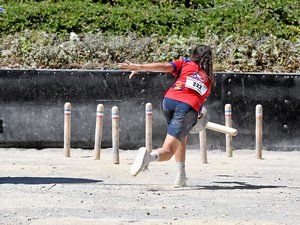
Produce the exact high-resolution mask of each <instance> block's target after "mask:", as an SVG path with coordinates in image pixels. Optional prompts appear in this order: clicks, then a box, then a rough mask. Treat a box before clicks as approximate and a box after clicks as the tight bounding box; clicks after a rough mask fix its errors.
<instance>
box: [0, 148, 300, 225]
mask: <svg viewBox="0 0 300 225" xmlns="http://www.w3.org/2000/svg"><path fill="white" fill-rule="evenodd" d="M135 153H136V151H129V150H128V151H124V150H122V151H120V164H118V165H114V164H113V163H112V150H111V149H104V150H102V152H101V160H94V159H93V155H94V153H93V151H92V150H83V149H72V151H71V157H70V158H66V157H64V155H63V149H43V150H36V149H15V148H0V224H34V225H40V224H43V225H48V224H62V225H64V224H75V225H79V224H80V225H81V224H88V225H90V224H91V225H94V224H147V225H150V224H189V225H190V224H192V225H193V224H208V225H210V224H226V225H228V224H246V225H250V224H278V225H279V224H280V225H281V224H295V225H296V224H300V166H299V165H300V151H293V152H278V151H277V152H275V151H265V152H263V158H264V159H263V160H259V159H256V158H255V152H254V151H253V150H237V151H235V152H234V155H233V157H232V158H228V157H226V154H225V152H222V151H218V150H215V151H209V152H208V164H203V163H201V162H200V154H199V150H197V149H189V150H188V153H187V163H186V170H187V176H188V178H189V180H188V187H184V188H177V189H176V188H173V181H174V178H175V176H176V167H175V162H174V160H171V161H168V162H163V163H157V162H154V163H152V164H151V165H150V167H149V169H150V171H149V172H147V171H146V172H143V173H142V174H140V175H138V176H137V177H132V176H130V174H129V169H130V165H131V164H132V162H133V160H134V158H135Z"/></svg>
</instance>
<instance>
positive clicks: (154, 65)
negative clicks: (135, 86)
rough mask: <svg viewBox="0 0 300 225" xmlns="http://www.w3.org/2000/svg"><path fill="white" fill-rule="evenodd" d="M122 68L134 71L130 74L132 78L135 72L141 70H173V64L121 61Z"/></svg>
mask: <svg viewBox="0 0 300 225" xmlns="http://www.w3.org/2000/svg"><path fill="white" fill-rule="evenodd" d="M119 65H120V68H121V69H123V70H127V71H132V73H131V74H130V76H129V79H131V78H132V77H133V76H134V74H136V73H137V72H139V71H152V72H167V73H172V72H173V66H172V65H171V64H170V63H146V64H134V63H121V64H119Z"/></svg>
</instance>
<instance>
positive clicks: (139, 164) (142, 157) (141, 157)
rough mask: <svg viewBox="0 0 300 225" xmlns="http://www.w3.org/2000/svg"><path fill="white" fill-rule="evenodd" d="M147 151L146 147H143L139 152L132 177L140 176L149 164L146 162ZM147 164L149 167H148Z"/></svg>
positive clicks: (133, 166) (131, 171)
mask: <svg viewBox="0 0 300 225" xmlns="http://www.w3.org/2000/svg"><path fill="white" fill-rule="evenodd" d="M146 157H147V150H146V148H145V147H142V148H140V149H139V150H138V152H137V156H136V158H135V161H134V163H133V164H132V166H131V170H130V174H131V175H132V176H136V175H138V174H139V173H140V172H142V171H143V170H144V168H145V167H146V166H148V164H149V163H147V162H146V160H147V159H146ZM146 164H147V165H146Z"/></svg>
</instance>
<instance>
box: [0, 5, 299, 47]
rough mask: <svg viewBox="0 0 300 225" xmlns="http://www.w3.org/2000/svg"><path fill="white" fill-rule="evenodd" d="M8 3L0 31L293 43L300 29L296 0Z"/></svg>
mask: <svg viewBox="0 0 300 225" xmlns="http://www.w3.org/2000/svg"><path fill="white" fill-rule="evenodd" d="M19 2H22V4H20V3H19ZM104 3H106V4H104ZM3 6H4V7H5V8H6V9H7V10H6V13H5V14H3V13H2V14H0V15H1V20H0V21H1V26H0V33H1V34H13V33H17V32H21V31H24V30H25V29H28V30H37V31H45V32H47V33H59V34H66V33H70V32H76V33H79V34H82V33H97V32H99V31H100V32H102V33H110V34H118V35H126V34H128V33H136V34H137V35H139V36H143V35H151V34H153V33H155V34H157V35H159V36H167V35H182V36H184V37H189V36H190V35H192V34H196V35H197V36H199V37H201V38H203V37H204V36H205V35H206V34H207V33H215V34H217V35H225V36H228V35H230V34H233V33H236V34H237V33H239V34H240V35H250V36H261V35H265V34H272V35H273V36H276V37H280V38H284V39H289V40H292V41H293V40H295V38H296V37H297V36H299V33H300V29H299V25H300V24H299V17H300V12H299V11H300V10H299V6H297V5H296V2H295V1H294V0H272V1H271V0H268V1H267V0H264V1H256V0H250V1H241V0H234V1H230V2H228V1H225V0H218V1H204V0H190V1H180V0H177V1H168V0H152V1H147V0H137V1H128V0H111V1H104V0H101V1H100V0H99V1H97V0H83V1H79V0H65V1H62V0H48V1H42V0H40V1H30V0H27V1H26V0H23V1H20V0H19V1H16V0H11V1H5V3H4V5H3ZM297 7H298V8H297Z"/></svg>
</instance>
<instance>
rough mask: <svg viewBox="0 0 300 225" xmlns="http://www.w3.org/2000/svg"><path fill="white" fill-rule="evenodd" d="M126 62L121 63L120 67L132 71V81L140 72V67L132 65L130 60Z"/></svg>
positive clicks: (130, 76)
mask: <svg viewBox="0 0 300 225" xmlns="http://www.w3.org/2000/svg"><path fill="white" fill-rule="evenodd" d="M125 61H126V63H120V64H119V67H120V68H121V69H123V70H128V71H131V74H130V75H129V79H131V78H132V77H133V76H134V75H135V74H136V73H137V72H138V70H139V67H140V65H139V64H134V63H131V62H129V61H128V60H125Z"/></svg>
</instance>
